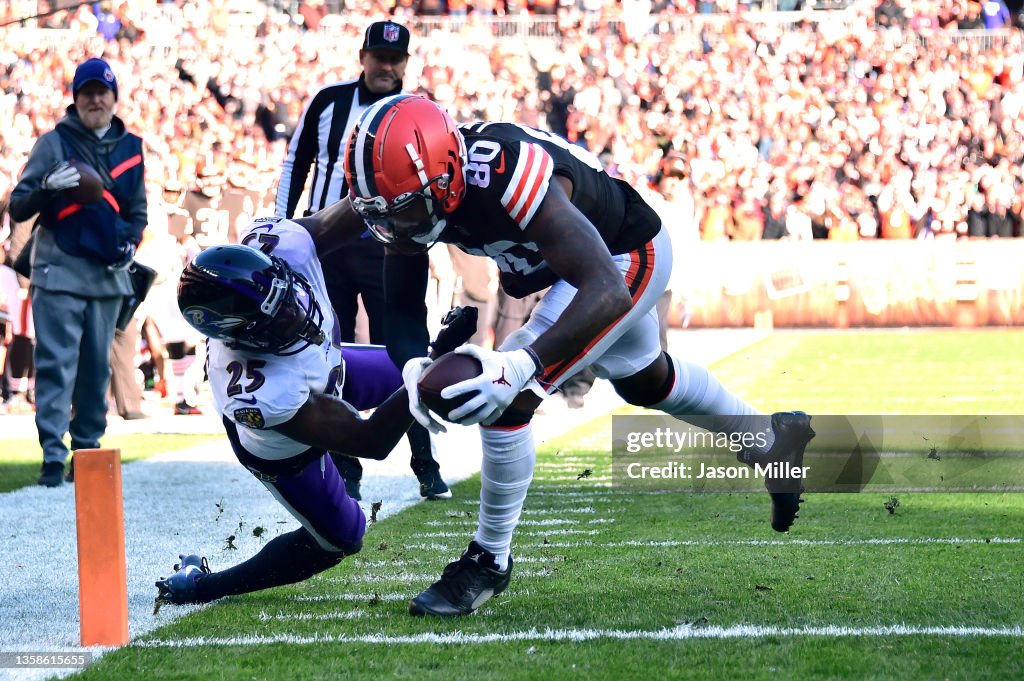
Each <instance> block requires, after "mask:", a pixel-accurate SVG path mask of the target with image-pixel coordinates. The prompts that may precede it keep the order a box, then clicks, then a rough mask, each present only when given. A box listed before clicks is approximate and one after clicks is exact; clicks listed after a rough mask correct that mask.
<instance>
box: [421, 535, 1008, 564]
mask: <svg viewBox="0 0 1024 681" xmlns="http://www.w3.org/2000/svg"><path fill="white" fill-rule="evenodd" d="M592 532H595V533H597V532H598V531H597V530H592ZM517 534H518V535H519V536H550V535H553V534H555V531H549V532H538V533H527V532H519V533H517ZM513 541H514V540H513ZM1021 542H1022V540H1021V538H1020V537H991V538H987V539H979V538H976V537H974V538H963V537H919V538H914V539H908V538H905V537H883V538H878V539H735V540H718V539H669V540H665V541H640V540H636V539H632V540H628V541H612V542H595V541H579V542H548V543H547V544H544V545H543V546H538V545H529V546H519V547H515V546H514V547H513V552H512V553H513V555H515V552H516V551H524V550H529V549H535V548H544V549H549V548H551V549H572V548H579V547H594V548H627V547H651V548H658V547H672V546H889V545H894V544H903V545H911V546H913V545H928V544H1020V543H1021ZM402 546H403V548H405V549H407V550H410V551H413V550H417V551H438V550H441V551H447V550H450V548H451V547H449V546H447V545H445V544H438V543H436V542H435V543H430V544H403V545H402ZM517 560H518V559H517Z"/></svg>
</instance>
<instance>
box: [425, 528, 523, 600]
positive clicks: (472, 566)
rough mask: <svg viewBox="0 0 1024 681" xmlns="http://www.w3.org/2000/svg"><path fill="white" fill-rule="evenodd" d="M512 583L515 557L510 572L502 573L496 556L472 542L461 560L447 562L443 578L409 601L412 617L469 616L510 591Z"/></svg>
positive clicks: (510, 563)
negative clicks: (506, 590)
mask: <svg viewBox="0 0 1024 681" xmlns="http://www.w3.org/2000/svg"><path fill="white" fill-rule="evenodd" d="M510 581H512V557H511V556H509V559H508V569H506V570H505V571H504V572H501V571H499V570H498V569H497V567H496V565H495V563H494V554H493V553H491V552H490V551H485V550H484V549H483V548H482V547H481V546H480V545H479V544H477V543H476V542H475V541H472V542H470V543H469V548H468V549H466V552H465V553H463V554H462V557H461V558H459V559H458V560H457V561H455V562H453V563H448V565H447V567H445V569H444V572H442V573H441V579H439V580H437V581H436V582H434V583H433V584H431V585H430V587H428V588H427V589H426V590H425V591H423V592H422V593H420V594H419V595H418V596H416V597H415V598H413V599H412V600H411V601H409V614H410V615H413V616H414V617H423V616H424V615H434V616H436V617H458V616H459V615H469V614H472V613H473V612H475V611H476V610H477V608H479V607H480V606H481V605H483V604H484V603H486V602H487V601H488V600H490V599H491V597H492V596H497V595H498V594H500V593H501V592H502V591H504V590H505V589H506V588H508V584H509V582H510Z"/></svg>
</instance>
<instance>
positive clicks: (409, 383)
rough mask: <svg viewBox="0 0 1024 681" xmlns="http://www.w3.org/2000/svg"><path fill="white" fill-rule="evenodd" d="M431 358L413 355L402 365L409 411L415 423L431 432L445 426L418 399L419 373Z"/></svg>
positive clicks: (437, 431)
mask: <svg viewBox="0 0 1024 681" xmlns="http://www.w3.org/2000/svg"><path fill="white" fill-rule="evenodd" d="M439 337H440V336H439ZM431 362H432V360H431V359H430V358H429V357H413V358H412V359H410V360H409V361H408V362H406V363H405V366H404V367H402V383H404V384H405V390H406V392H407V393H409V413H410V414H412V417H413V419H415V420H416V423H418V424H420V425H421V426H423V427H424V428H426V429H427V430H429V431H430V432H431V433H434V434H435V435H436V434H437V433H444V432H446V431H445V427H444V425H442V423H441V422H440V421H438V420H437V419H435V418H434V417H433V416H431V415H430V410H429V409H427V407H426V405H425V404H423V402H422V400H420V389H419V385H418V384H419V382H420V375H422V374H423V370H424V369H426V368H427V367H428V366H430V364H431Z"/></svg>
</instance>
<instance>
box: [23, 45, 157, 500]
mask: <svg viewBox="0 0 1024 681" xmlns="http://www.w3.org/2000/svg"><path fill="white" fill-rule="evenodd" d="M72 94H73V97H74V103H73V104H72V105H71V106H69V107H68V108H67V114H66V115H65V116H64V118H62V119H61V120H60V121H59V122H58V123H57V125H56V127H55V128H54V129H53V130H52V131H50V132H48V133H46V134H44V135H43V136H42V137H40V138H39V140H38V141H37V142H36V144H35V146H34V147H33V148H32V152H31V153H30V154H29V158H28V162H27V163H26V165H25V169H24V171H23V172H22V175H21V179H20V180H19V182H18V185H17V186H16V187H15V188H14V191H13V193H12V194H11V207H10V212H11V217H12V218H14V219H15V220H18V221H21V220H27V219H29V218H31V217H32V215H34V214H36V213H38V214H39V218H38V220H37V223H36V224H37V229H36V233H35V238H34V244H33V246H32V248H33V250H32V260H31V262H32V277H31V288H30V293H31V299H32V309H33V313H34V316H35V327H36V348H35V364H36V428H37V430H38V431H39V444H40V446H41V447H42V449H43V465H42V470H41V472H40V475H39V484H40V485H45V486H47V487H56V486H58V485H60V484H61V483H62V482H63V481H64V480H65V478H64V464H65V461H66V460H67V457H68V448H67V446H66V445H65V444H64V435H65V434H66V433H68V432H70V433H71V448H72V449H73V450H74V449H89V448H95V447H98V446H99V441H100V437H102V435H103V433H104V431H105V430H106V427H107V417H106V414H107V397H106V395H107V386H108V384H109V383H110V348H111V343H112V341H113V338H114V326H115V324H116V321H117V313H118V311H119V310H120V307H121V301H122V297H123V296H125V295H127V294H129V293H131V291H132V288H131V280H130V278H129V275H128V270H127V268H128V266H129V265H130V264H131V262H132V258H133V256H134V254H135V248H136V246H138V244H139V242H140V241H141V240H142V232H143V230H144V229H145V227H146V194H145V186H144V184H143V160H142V140H141V139H140V138H139V137H137V136H136V135H133V134H131V133H129V132H127V131H126V130H125V126H124V123H123V122H122V121H121V120H120V119H119V118H117V117H116V116H115V115H114V109H115V107H116V105H117V98H118V91H117V79H116V78H115V77H114V73H113V71H111V69H110V66H109V65H108V64H107V63H106V62H105V61H103V60H102V59H89V60H87V61H85V62H83V63H82V64H80V65H79V66H78V69H77V70H76V71H75V77H74V81H73V84H72ZM71 161H75V162H76V163H85V164H88V165H90V166H92V167H93V168H95V169H96V170H97V172H98V173H99V175H100V177H101V178H103V185H104V192H103V198H102V199H100V200H98V201H96V202H93V203H83V202H81V201H80V200H76V199H77V197H76V196H75V194H74V193H73V192H71V191H70V190H73V189H74V188H75V187H78V185H79V183H80V181H81V175H80V173H79V171H78V169H77V168H76V167H75V165H73V164H72V163H71ZM72 414H73V416H72ZM72 464H73V462H72ZM66 479H67V480H68V482H71V481H73V480H74V467H73V465H72V468H71V469H70V470H69V471H68V475H67V478H66Z"/></svg>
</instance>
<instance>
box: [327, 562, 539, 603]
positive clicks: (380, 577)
mask: <svg viewBox="0 0 1024 681" xmlns="http://www.w3.org/2000/svg"><path fill="white" fill-rule="evenodd" d="M439 576H440V574H439V573H437V572H430V573H426V572H421V573H414V572H395V573H391V574H388V573H386V572H385V573H362V574H360V573H353V574H351V575H339V576H337V577H326V578H324V579H323V580H322V581H325V582H327V583H329V584H379V583H380V582H409V583H416V582H426V583H427V584H430V583H432V582H434V581H436V580H437V578H438V577H439ZM515 576H516V578H519V577H527V578H528V577H550V576H551V570H520V569H518V568H517V569H516V570H515ZM344 595H348V594H344ZM351 595H352V596H358V594H351ZM370 595H372V594H364V596H363V597H364V598H369V597H370Z"/></svg>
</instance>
